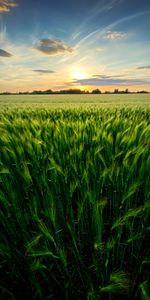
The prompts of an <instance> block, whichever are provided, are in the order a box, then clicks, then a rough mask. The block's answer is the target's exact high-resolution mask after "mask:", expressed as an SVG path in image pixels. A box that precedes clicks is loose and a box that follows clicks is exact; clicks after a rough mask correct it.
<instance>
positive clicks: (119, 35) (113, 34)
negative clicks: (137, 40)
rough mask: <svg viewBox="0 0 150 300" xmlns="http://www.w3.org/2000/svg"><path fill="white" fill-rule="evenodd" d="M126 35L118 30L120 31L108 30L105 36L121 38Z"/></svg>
mask: <svg viewBox="0 0 150 300" xmlns="http://www.w3.org/2000/svg"><path fill="white" fill-rule="evenodd" d="M125 36H126V33H124V32H118V31H110V30H109V31H107V32H106V34H105V38H106V39H108V40H112V41H114V40H120V39H122V38H124V37H125Z"/></svg>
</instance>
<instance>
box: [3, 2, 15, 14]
mask: <svg viewBox="0 0 150 300" xmlns="http://www.w3.org/2000/svg"><path fill="white" fill-rule="evenodd" d="M16 6H18V5H17V3H16V2H15V1H12V0H0V13H3V12H8V11H10V10H11V8H12V7H16Z"/></svg>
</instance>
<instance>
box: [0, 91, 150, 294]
mask: <svg viewBox="0 0 150 300" xmlns="http://www.w3.org/2000/svg"><path fill="white" fill-rule="evenodd" d="M138 96H139V98H138V100H137V101H136V97H138ZM13 97H14V98H13ZM16 97H17V98H16ZM19 97H20V96H12V97H10V98H9V96H7V97H4V96H1V97H0V103H1V104H0V107H1V112H0V201H1V210H0V226H1V244H0V256H1V263H0V268H1V272H2V274H3V276H2V277H1V280H0V289H1V299H2V300H5V299H12V300H16V299H21V295H22V291H23V292H24V295H25V297H26V298H30V299H33V300H34V299H35V300H36V299H42V300H45V299H46V300H47V299H55V300H57V299H58V300H62V299H65V300H71V299H77V300H80V299H87V300H97V299H102V300H103V299H109V300H119V299H135V300H136V299H137V300H138V299H141V300H148V299H150V291H149V284H150V272H149V264H150V243H149V232H150V222H149V219H150V188H149V187H150V176H149V170H150V110H149V95H146V96H143V97H145V98H143V100H142V98H140V97H142V96H141V95H129V99H127V98H126V99H127V100H126V101H127V102H126V103H125V98H124V97H123V98H122V100H121V102H120V100H119V97H120V96H119V95H118V98H113V99H112V98H110V97H112V95H109V96H108V98H107V101H106V100H105V99H106V98H105V97H104V98H102V96H99V97H101V98H100V99H99V98H98V96H96V97H95V96H91V98H90V96H88V97H85V98H83V100H82V101H81V97H83V96H80V99H79V98H78V96H73V98H72V99H73V100H71V98H70V97H72V96H67V99H66V98H65V97H66V96H63V97H61V96H52V97H53V98H51V100H48V99H49V98H48V97H45V98H44V97H43V99H44V100H41V102H40V97H38V98H35V97H34V98H32V99H31V98H30V100H29V97H30V96H23V97H21V98H20V99H21V100H20V102H19ZM31 97H32V96H31ZM54 97H56V98H54ZM57 97H58V98H57ZM75 97H76V100H75ZM92 97H93V98H92ZM94 97H95V98H94ZM121 97H122V96H121ZM126 97H128V95H127V96H126ZM12 99H13V100H12ZM37 99H38V100H37ZM45 99H46V100H45ZM52 99H53V101H52ZM60 99H62V102H61V101H60ZM65 99H66V100H65ZM86 99H88V100H86ZM89 99H90V100H89ZM91 99H93V100H91ZM111 99H112V100H111ZM46 101H48V102H46ZM49 101H50V102H51V103H49ZM67 101H68V102H67ZM86 101H87V102H86ZM142 101H143V102H142Z"/></svg>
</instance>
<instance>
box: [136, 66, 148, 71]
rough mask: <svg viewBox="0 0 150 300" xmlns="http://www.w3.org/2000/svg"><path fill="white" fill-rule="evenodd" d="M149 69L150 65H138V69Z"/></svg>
mask: <svg viewBox="0 0 150 300" xmlns="http://www.w3.org/2000/svg"><path fill="white" fill-rule="evenodd" d="M147 69H150V66H141V67H137V70H147Z"/></svg>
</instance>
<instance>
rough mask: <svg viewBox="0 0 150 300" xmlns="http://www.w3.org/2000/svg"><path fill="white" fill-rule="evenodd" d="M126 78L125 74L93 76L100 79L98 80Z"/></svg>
mask: <svg viewBox="0 0 150 300" xmlns="http://www.w3.org/2000/svg"><path fill="white" fill-rule="evenodd" d="M123 76H125V75H124V74H122V75H93V76H92V77H94V78H98V79H111V78H119V77H123Z"/></svg>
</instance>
